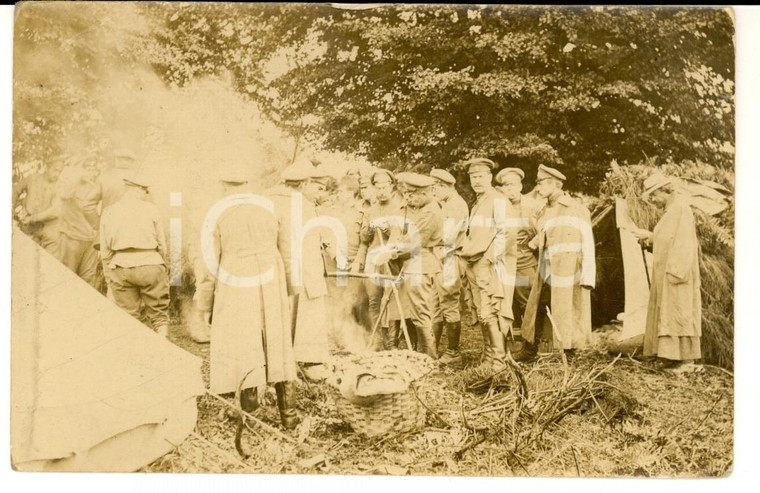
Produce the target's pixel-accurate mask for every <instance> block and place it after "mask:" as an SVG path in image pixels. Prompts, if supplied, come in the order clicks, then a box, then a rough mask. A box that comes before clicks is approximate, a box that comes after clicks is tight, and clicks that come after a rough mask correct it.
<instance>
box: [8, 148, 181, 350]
mask: <svg viewBox="0 0 760 493" xmlns="http://www.w3.org/2000/svg"><path fill="white" fill-rule="evenodd" d="M137 168H138V166H137V159H136V156H135V155H134V154H133V153H132V152H131V151H129V150H127V149H120V150H117V151H116V152H114V155H113V161H112V163H111V164H110V165H109V166H108V167H107V168H106V169H104V170H102V171H101V169H100V163H99V161H98V160H97V159H96V158H95V157H94V156H91V155H82V156H71V155H65V154H64V155H61V156H58V157H56V158H55V159H53V160H52V161H51V162H50V163H48V165H47V166H46V168H45V170H44V171H43V172H41V173H37V174H32V175H29V176H27V177H26V178H24V179H22V180H20V181H19V182H18V183H17V184H16V186H15V187H14V216H15V219H16V220H17V221H18V224H19V226H20V227H21V228H22V229H23V230H24V231H25V232H26V233H27V234H29V235H30V236H32V238H34V239H35V240H36V241H37V242H38V243H39V244H40V245H41V246H42V247H43V248H44V249H45V250H46V251H47V252H48V253H50V254H51V255H53V256H54V257H55V258H56V259H58V260H59V261H60V262H61V263H63V264H64V265H65V266H66V267H68V268H69V269H71V270H72V271H73V272H75V273H76V274H77V275H78V276H79V277H81V278H82V280H84V281H85V282H87V283H88V284H90V285H91V286H92V287H93V288H95V289H98V290H99V291H101V292H105V293H107V295H108V297H109V298H110V299H112V300H113V301H114V302H115V303H116V304H117V305H119V306H120V307H121V308H122V309H124V310H125V311H126V312H127V313H129V314H130V315H132V316H134V317H135V318H138V319H140V320H141V321H143V322H144V323H146V324H147V325H149V326H151V327H152V328H153V329H154V330H155V331H156V332H158V333H159V334H161V335H164V336H166V335H167V334H168V326H169V315H168V310H169V279H168V274H167V269H166V262H165V259H166V252H167V250H166V236H165V234H164V229H163V222H162V220H161V217H160V214H159V212H158V209H157V207H156V206H155V205H154V204H153V203H152V202H151V201H150V198H149V195H148V185H147V184H146V183H145V182H141V181H140V178H139V177H137V176H138V175H137V174H136V173H137Z"/></svg>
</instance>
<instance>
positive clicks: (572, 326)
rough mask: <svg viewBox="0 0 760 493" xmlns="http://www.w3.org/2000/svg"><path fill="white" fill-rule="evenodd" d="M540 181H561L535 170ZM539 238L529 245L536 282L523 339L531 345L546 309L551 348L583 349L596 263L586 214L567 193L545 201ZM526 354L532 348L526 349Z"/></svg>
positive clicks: (555, 173)
mask: <svg viewBox="0 0 760 493" xmlns="http://www.w3.org/2000/svg"><path fill="white" fill-rule="evenodd" d="M537 178H538V180H539V181H540V180H542V179H547V178H555V179H558V180H563V181H564V180H565V176H564V175H563V174H562V173H560V172H559V171H558V170H556V169H553V168H549V167H547V166H543V165H541V166H539V169H538V176H537ZM536 229H537V231H538V234H537V235H536V236H535V237H534V238H533V240H531V242H530V243H529V245H530V246H531V247H532V248H534V249H536V250H537V251H538V259H539V267H538V270H537V272H536V274H535V277H534V284H533V289H532V290H531V292H530V298H529V300H528V305H527V307H526V309H525V316H524V319H523V323H522V336H523V338H524V339H525V341H526V342H528V343H530V344H533V345H535V344H536V343H537V342H539V341H538V340H537V337H536V336H537V331H538V330H540V329H541V328H542V327H543V323H544V318H545V317H546V306H550V307H551V312H552V318H553V319H554V321H555V323H556V325H557V327H556V328H557V331H556V332H555V333H554V337H553V347H554V348H562V349H565V350H571V349H577V348H583V347H585V346H586V345H587V344H588V343H589V342H590V339H591V292H590V289H591V288H593V287H594V285H595V280H596V259H595V256H594V238H593V233H592V230H591V218H590V214H589V211H588V209H587V208H586V207H585V206H583V204H581V203H580V202H578V201H577V200H575V199H574V198H572V197H570V196H569V195H568V194H567V193H565V192H562V191H561V190H560V191H558V192H557V193H556V194H554V195H553V196H549V198H548V203H547V205H546V209H545V210H544V211H543V212H542V213H541V214H540V216H539V217H538V220H537V223H536ZM526 349H527V350H528V351H531V350H532V351H535V347H531V346H528V347H527V348H526Z"/></svg>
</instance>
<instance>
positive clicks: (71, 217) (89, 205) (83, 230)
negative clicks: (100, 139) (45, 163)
mask: <svg viewBox="0 0 760 493" xmlns="http://www.w3.org/2000/svg"><path fill="white" fill-rule="evenodd" d="M93 168H94V163H92V162H87V163H85V165H84V166H83V167H78V166H77V167H71V166H70V167H68V168H66V169H65V170H64V172H63V173H61V177H60V179H59V180H58V186H57V192H56V193H57V200H59V207H58V220H57V221H56V229H57V230H58V233H59V236H58V245H57V246H56V248H55V252H56V255H55V256H56V258H57V259H58V260H59V261H60V262H61V263H63V264H64V265H65V266H66V267H68V268H69V269H71V270H72V271H74V272H75V273H76V274H77V275H78V276H79V277H81V278H82V279H83V280H84V281H86V282H87V283H88V284H89V285H90V286H92V287H94V288H95V289H98V287H99V286H98V273H97V271H98V252H97V250H95V248H94V242H95V239H96V237H97V228H98V220H99V218H98V210H97V207H98V203H99V202H100V186H99V185H98V184H97V183H96V182H95V181H94V176H95V171H93Z"/></svg>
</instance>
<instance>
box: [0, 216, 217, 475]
mask: <svg viewBox="0 0 760 493" xmlns="http://www.w3.org/2000/svg"><path fill="white" fill-rule="evenodd" d="M11 306H12V313H11V324H12V329H11V352H12V354H11V458H12V463H13V465H14V467H15V468H16V469H18V470H22V471H39V470H55V471H132V470H136V469H138V468H140V467H142V466H144V465H146V464H149V463H150V462H152V461H153V460H155V459H156V458H158V457H160V456H161V455H163V454H165V453H167V452H168V451H170V450H171V449H172V448H173V445H172V444H178V443H180V442H181V441H182V440H183V439H184V438H185V437H186V436H187V435H188V434H189V433H190V432H191V431H192V430H193V428H194V426H195V421H196V417H197V405H196V396H197V395H200V394H202V393H203V392H204V388H203V382H202V377H201V370H200V368H201V362H200V360H199V359H198V358H197V357H195V356H193V355H191V354H190V353H187V352H185V351H183V350H182V349H180V348H178V347H176V346H174V345H173V344H171V343H170V342H169V341H167V340H166V339H165V338H162V337H160V336H158V335H157V334H155V333H154V332H153V331H152V330H150V329H149V328H147V327H146V326H144V325H143V324H142V323H140V322H139V321H137V320H135V319H134V318H132V317H131V316H129V315H128V314H127V313H126V312H124V311H122V310H121V309H120V308H118V307H117V306H116V305H115V304H113V302H111V301H110V300H108V299H107V298H105V297H104V296H102V295H101V294H100V293H99V292H97V291H96V290H94V289H93V288H91V287H90V286H89V285H87V284H86V283H85V282H83V281H82V280H81V279H79V277H78V276H76V275H75V274H74V273H73V272H71V271H70V270H69V269H67V268H66V267H65V266H64V265H63V264H61V263H59V262H58V261H57V260H56V259H55V258H53V257H52V256H51V255H50V254H48V253H47V252H46V251H44V250H43V249H42V248H40V247H39V246H38V245H37V244H36V243H35V242H34V241H32V240H31V238H29V237H28V236H26V235H25V234H24V233H23V232H21V231H20V230H18V229H14V231H13V261H12V304H11Z"/></svg>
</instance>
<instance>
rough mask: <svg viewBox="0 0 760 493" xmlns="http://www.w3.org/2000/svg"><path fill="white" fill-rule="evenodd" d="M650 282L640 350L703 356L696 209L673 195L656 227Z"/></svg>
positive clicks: (682, 356)
mask: <svg viewBox="0 0 760 493" xmlns="http://www.w3.org/2000/svg"><path fill="white" fill-rule="evenodd" d="M652 256H653V269H652V277H653V279H652V286H651V289H650V292H649V307H648V311H647V327H646V332H645V335H644V355H645V356H653V355H656V356H659V357H661V358H667V359H671V360H690V359H699V358H701V357H702V355H701V350H700V337H701V335H702V296H701V288H700V277H699V241H698V239H697V232H696V227H695V225H694V213H693V212H692V210H691V207H690V206H689V204H688V202H687V201H686V199H685V198H684V197H681V196H675V197H674V198H673V199H671V201H670V203H669V204H668V205H667V208H666V210H665V214H664V215H663V216H662V219H660V222H658V223H657V226H656V227H655V228H654V235H653V237H652Z"/></svg>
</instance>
